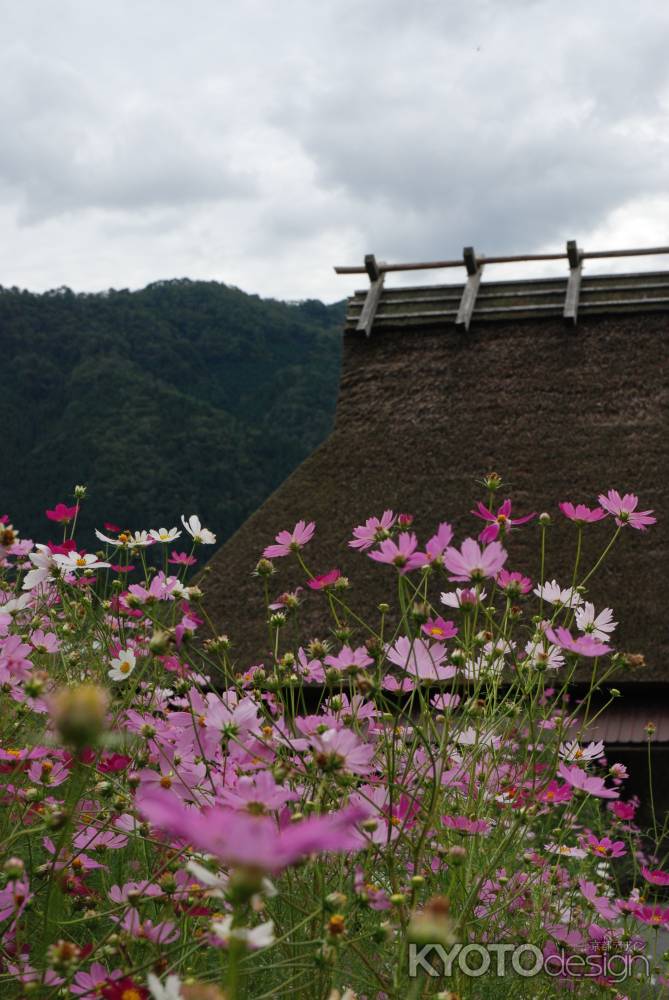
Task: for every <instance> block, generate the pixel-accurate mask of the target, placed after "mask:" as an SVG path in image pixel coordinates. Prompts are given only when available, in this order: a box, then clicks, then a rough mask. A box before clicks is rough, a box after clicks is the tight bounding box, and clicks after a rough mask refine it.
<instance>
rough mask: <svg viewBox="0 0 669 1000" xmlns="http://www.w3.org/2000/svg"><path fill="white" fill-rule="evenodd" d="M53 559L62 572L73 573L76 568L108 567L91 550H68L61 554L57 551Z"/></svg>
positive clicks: (106, 563) (107, 564)
mask: <svg viewBox="0 0 669 1000" xmlns="http://www.w3.org/2000/svg"><path fill="white" fill-rule="evenodd" d="M53 561H54V562H55V563H56V564H57V565H58V566H59V567H60V569H61V571H62V572H63V573H74V572H76V571H77V570H87V569H106V568H108V567H109V563H108V562H103V561H102V560H100V559H98V557H97V556H96V555H93V553H92V552H89V553H87V554H84V553H80V552H76V551H75V552H68V553H67V555H61V554H60V553H58V552H57V553H56V555H55V556H54V557H53Z"/></svg>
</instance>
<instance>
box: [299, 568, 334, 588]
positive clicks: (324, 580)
mask: <svg viewBox="0 0 669 1000" xmlns="http://www.w3.org/2000/svg"><path fill="white" fill-rule="evenodd" d="M340 576H341V570H338V569H331V570H330V572H329V573H323V575H322V576H314V577H312V578H311V580H307V587H310V588H311V589H312V590H324V589H325V588H326V587H331V586H332V585H333V584H334V583H336V582H337V580H338V579H339V577H340Z"/></svg>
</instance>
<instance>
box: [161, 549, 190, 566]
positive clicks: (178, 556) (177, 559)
mask: <svg viewBox="0 0 669 1000" xmlns="http://www.w3.org/2000/svg"><path fill="white" fill-rule="evenodd" d="M167 561H168V563H172V564H173V565H174V566H194V565H195V564H196V562H197V559H196V558H195V556H189V555H188V553H187V552H172V553H171V554H170V557H169V559H168V560H167Z"/></svg>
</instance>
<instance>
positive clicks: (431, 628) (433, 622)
mask: <svg viewBox="0 0 669 1000" xmlns="http://www.w3.org/2000/svg"><path fill="white" fill-rule="evenodd" d="M421 632H424V633H425V635H429V637H430V638H431V639H440V640H441V639H452V638H453V636H454V635H457V634H458V630H457V627H456V625H455V622H452V621H450V620H449V621H445V620H444V619H443V618H442V617H441V616H438V617H437V618H428V620H427V621H426V622H425V624H424V625H422V626H421Z"/></svg>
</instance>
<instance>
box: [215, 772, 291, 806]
mask: <svg viewBox="0 0 669 1000" xmlns="http://www.w3.org/2000/svg"><path fill="white" fill-rule="evenodd" d="M299 797H300V796H299V795H298V793H297V792H294V791H291V790H290V789H289V788H284V787H283V786H282V785H277V783H276V781H275V780H274V777H273V775H272V772H271V771H259V772H258V774H256V775H253V777H251V776H250V775H243V776H242V777H241V778H239V780H238V781H237V783H236V784H235V785H234V786H233V787H232V788H224V789H223V791H222V792H221V802H222V803H223V804H224V805H229V806H232V808H233V809H245V810H246V811H247V812H250V813H254V814H256V815H258V814H260V813H264V812H273V811H274V810H275V809H282V808H283V807H284V806H285V805H286V803H287V802H294V801H295V799H299Z"/></svg>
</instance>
